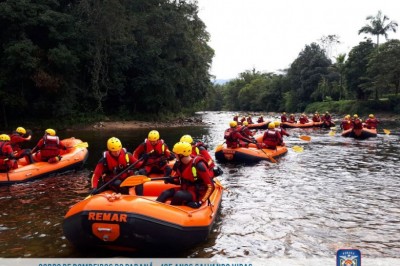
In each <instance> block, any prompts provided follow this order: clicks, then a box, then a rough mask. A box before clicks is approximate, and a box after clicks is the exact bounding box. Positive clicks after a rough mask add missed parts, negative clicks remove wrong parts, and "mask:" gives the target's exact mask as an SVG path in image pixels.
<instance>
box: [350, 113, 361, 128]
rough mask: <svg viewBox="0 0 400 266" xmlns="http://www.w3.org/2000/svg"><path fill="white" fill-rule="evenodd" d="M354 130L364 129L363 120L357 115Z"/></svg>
mask: <svg viewBox="0 0 400 266" xmlns="http://www.w3.org/2000/svg"><path fill="white" fill-rule="evenodd" d="M352 123H353V129H362V128H363V124H362V120H361V118H359V117H358V115H357V114H354V115H353V122H352Z"/></svg>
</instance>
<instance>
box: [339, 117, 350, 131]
mask: <svg viewBox="0 0 400 266" xmlns="http://www.w3.org/2000/svg"><path fill="white" fill-rule="evenodd" d="M352 127H353V124H352V123H351V119H350V115H346V116H345V117H344V118H343V120H342V122H341V123H340V128H341V129H342V130H348V129H350V128H352Z"/></svg>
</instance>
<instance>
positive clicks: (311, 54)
mask: <svg viewBox="0 0 400 266" xmlns="http://www.w3.org/2000/svg"><path fill="white" fill-rule="evenodd" d="M330 65H331V61H330V59H328V58H327V57H326V55H325V51H324V50H323V49H321V47H320V46H319V45H318V44H316V43H312V44H311V45H306V47H305V48H304V50H303V51H301V52H300V54H299V56H298V57H297V58H296V59H295V60H294V62H293V63H292V64H291V66H290V68H289V70H288V79H289V80H290V84H291V90H292V94H291V96H292V97H295V98H296V100H297V101H295V102H294V101H291V102H293V103H295V104H296V106H293V107H292V108H289V109H290V110H292V109H294V110H296V111H303V110H304V109H305V107H306V106H307V104H309V103H311V97H310V96H311V95H312V93H313V92H314V91H315V90H317V88H318V85H319V83H320V81H321V79H322V78H323V77H324V76H325V75H327V74H328V67H329V66H330ZM286 107H288V106H286Z"/></svg>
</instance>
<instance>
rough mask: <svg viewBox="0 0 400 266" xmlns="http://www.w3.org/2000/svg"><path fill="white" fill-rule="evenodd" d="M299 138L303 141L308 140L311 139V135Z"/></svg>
mask: <svg viewBox="0 0 400 266" xmlns="http://www.w3.org/2000/svg"><path fill="white" fill-rule="evenodd" d="M299 138H300V139H301V140H304V141H310V140H311V137H310V136H300V137H299Z"/></svg>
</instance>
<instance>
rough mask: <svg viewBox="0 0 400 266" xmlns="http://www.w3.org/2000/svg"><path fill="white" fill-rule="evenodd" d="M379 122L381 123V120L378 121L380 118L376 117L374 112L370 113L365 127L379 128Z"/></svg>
mask: <svg viewBox="0 0 400 266" xmlns="http://www.w3.org/2000/svg"><path fill="white" fill-rule="evenodd" d="M378 124H379V121H378V119H376V118H375V116H374V115H373V114H370V115H369V116H368V119H367V120H365V127H366V128H369V129H371V128H377V127H378Z"/></svg>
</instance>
